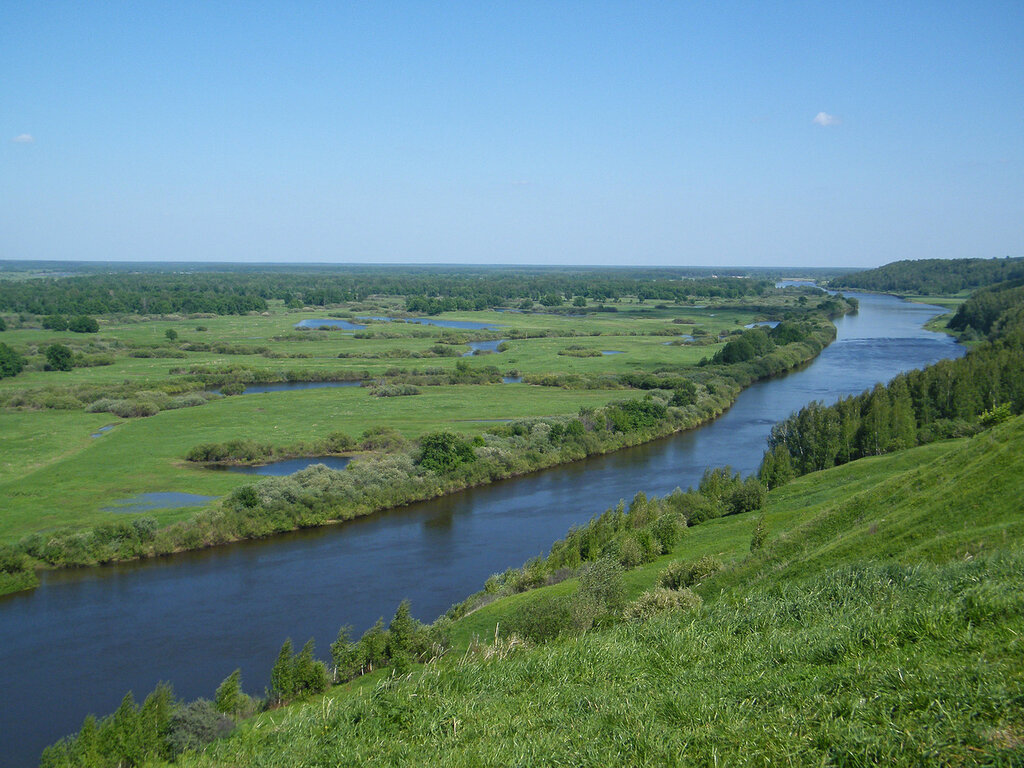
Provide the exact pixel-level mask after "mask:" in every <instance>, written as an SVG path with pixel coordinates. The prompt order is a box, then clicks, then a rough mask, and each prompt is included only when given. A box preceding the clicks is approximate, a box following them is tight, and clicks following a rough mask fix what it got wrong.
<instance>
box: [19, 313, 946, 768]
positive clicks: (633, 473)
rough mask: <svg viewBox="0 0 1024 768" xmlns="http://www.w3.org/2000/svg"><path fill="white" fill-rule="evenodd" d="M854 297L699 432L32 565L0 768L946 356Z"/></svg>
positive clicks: (907, 324)
mask: <svg viewBox="0 0 1024 768" xmlns="http://www.w3.org/2000/svg"><path fill="white" fill-rule="evenodd" d="M858 298H859V299H860V302H861V305H860V312H859V313H858V314H855V315H850V316H847V317H843V318H841V319H839V320H838V321H837V323H836V325H837V328H838V337H837V339H836V341H835V342H834V343H833V344H832V345H831V346H829V347H828V348H826V349H825V350H824V351H823V352H822V354H821V355H820V356H819V357H818V358H816V359H815V360H814V361H813V362H811V363H810V364H808V365H806V366H805V367H803V368H802V369H801V370H798V371H795V372H793V373H790V374H789V375H786V376H782V377H778V378H775V379H772V380H770V381H764V382H760V383H758V384H755V385H753V386H752V387H750V388H748V389H747V390H745V391H744V392H743V393H741V394H740V396H739V398H738V399H737V401H736V403H735V405H734V406H733V407H732V408H731V409H730V410H729V411H728V412H727V413H726V414H724V415H723V416H722V417H721V418H720V419H718V420H717V421H715V422H713V423H712V424H709V425H707V426H705V427H702V428H700V429H696V430H693V431H691V432H687V433H684V434H680V435H676V436H673V437H669V438H665V439H662V440H658V441H655V442H652V443H648V444H646V445H642V446H638V447H636V448H631V449H627V450H624V451H620V452H618V453H615V454H611V455H608V456H601V457H596V458H593V459H588V460H586V461H581V462H578V463H576V464H571V465H567V466H563V467H557V468H554V469H550V470H547V471H544V472H540V473H537V474H534V475H530V476H527V477H522V478H517V479H514V480H507V481H503V482H500V483H495V484H493V485H490V486H486V487H483V488H477V489H472V490H469V491H465V492H462V493H459V494H456V495H454V496H450V497H447V498H443V499H437V500H434V501H430V502H424V503H420V504H413V505H410V506H408V507H404V508H401V509H398V510H393V511H390V512H386V513H383V514H378V515H375V516H372V517H369V518H363V519H360V520H355V521H352V522H349V523H346V524H344V525H340V526H333V527H329V528H322V529H318V530H312V531H302V532H298V533H294V534H287V535H283V536H278V537H275V538H273V539H268V540H265V541H256V542H244V543H241V544H237V545H232V546H229V547H222V548H218V549H214V550H208V551H204V552H197V553H188V554H183V555H178V556H175V557H170V558H162V559H159V560H150V561H145V562H141V563H131V564H125V565H118V566H113V567H105V568H91V569H83V570H74V571H56V572H52V573H47V574H45V575H44V577H43V579H42V585H41V586H40V587H39V588H38V589H36V590H34V591H32V592H28V593H22V594H16V595H11V596H8V597H6V598H0V673H2V679H3V696H2V697H0V755H3V758H2V760H3V763H4V764H5V765H8V766H12V768H17V767H19V766H30V765H35V764H36V762H37V759H38V755H39V752H40V751H41V749H42V748H43V747H44V746H45V745H47V744H49V743H52V742H53V741H55V740H57V739H59V738H60V737H62V736H64V735H65V734H67V733H69V732H72V731H75V730H77V729H78V728H79V727H80V725H81V722H82V719H83V717H84V716H85V715H86V714H88V713H89V712H93V713H97V714H107V713H109V712H112V711H113V710H114V709H115V708H116V707H117V705H118V704H119V703H120V700H121V698H122V696H123V695H124V693H125V692H126V691H128V690H132V691H134V692H135V695H136V698H137V699H138V700H141V698H142V697H143V696H145V695H146V694H147V693H148V692H149V691H151V690H152V689H153V687H154V686H155V685H156V683H157V682H158V681H160V680H167V681H170V682H171V683H172V684H173V686H174V690H175V692H176V693H177V694H178V695H179V696H180V697H182V698H186V699H193V698H196V697H199V696H205V697H210V698H212V696H213V692H214V689H215V688H216V686H217V685H218V684H219V683H220V681H221V680H223V679H224V678H225V677H226V676H227V675H228V674H229V673H230V672H231V671H232V670H234V669H235V668H236V667H240V668H241V670H242V677H243V684H244V687H245V689H246V690H247V691H249V692H251V693H262V691H263V688H264V686H265V685H266V684H267V682H268V678H269V674H270V668H271V666H272V665H273V663H274V659H275V658H276V655H277V652H278V650H279V648H280V646H281V643H282V642H283V641H284V639H285V638H286V637H291V638H292V639H293V640H294V641H295V643H296V646H301V645H302V643H304V642H305V641H306V640H307V639H308V638H310V637H315V638H316V643H317V648H318V652H319V655H320V656H321V657H327V655H328V645H329V644H330V643H331V641H332V640H333V639H334V637H335V635H336V634H337V631H338V627H339V626H340V625H342V624H350V625H352V626H353V627H354V628H355V631H356V635H358V634H361V633H362V632H363V631H364V630H365V629H366V628H367V627H368V626H370V625H371V624H372V623H373V622H374V621H375V620H376V619H377V617H379V616H384V618H385V621H386V620H387V619H388V618H389V617H390V616H391V614H392V613H393V612H394V609H395V606H396V605H397V604H398V602H399V601H400V600H402V599H404V598H409V599H410V600H411V601H412V606H413V613H414V614H415V615H416V616H418V617H419V618H421V619H423V620H425V621H429V620H432V619H433V618H435V617H436V616H438V615H440V614H441V613H443V612H444V611H445V610H447V608H448V607H449V606H451V605H452V604H453V603H455V602H458V601H459V600H461V599H462V598H463V597H465V596H466V595H467V594H469V593H471V592H474V591H476V590H477V589H479V588H480V587H481V586H482V585H483V582H484V579H486V578H487V576H488V575H490V574H492V573H495V572H499V571H503V570H505V569H506V568H508V567H511V566H519V565H521V564H522V563H523V562H524V561H526V560H527V559H529V558H530V557H533V556H534V555H537V554H541V553H543V552H545V551H546V550H547V548H548V547H549V546H550V544H551V543H552V542H553V541H554V540H555V539H558V538H560V537H561V536H563V535H564V534H565V532H566V530H567V529H568V528H569V527H570V526H572V525H573V524H580V523H584V522H586V521H587V520H588V519H589V518H590V517H591V516H593V515H595V514H599V513H600V512H602V511H603V510H604V509H606V508H608V507H609V506H612V505H614V504H615V503H616V502H617V501H618V500H619V499H621V498H625V499H627V500H628V499H629V498H631V497H632V496H633V494H634V493H635V492H636V491H638V490H643V491H645V492H646V493H648V494H659V495H660V494H665V493H668V492H670V491H671V490H672V489H673V488H675V487H677V486H679V487H682V488H684V489H685V488H686V487H687V486H689V485H696V484H697V482H698V481H699V480H700V476H701V474H702V473H703V471H704V469H705V467H708V466H721V465H725V464H729V465H731V466H732V467H733V468H734V469H736V470H739V471H741V472H743V473H749V472H752V471H753V470H755V469H756V468H757V466H758V464H759V463H760V460H761V455H762V453H763V451H764V446H765V440H766V438H767V436H768V433H769V430H770V429H771V425H772V424H774V423H775V422H776V421H779V420H780V419H782V418H785V417H786V416H787V415H789V413H791V412H792V411H793V410H795V409H797V408H799V407H801V406H803V405H804V404H806V403H808V402H810V401H811V400H823V401H825V402H826V403H829V402H833V401H835V400H836V399H837V398H839V397H841V396H844V395H847V394H853V393H856V392H860V391H861V390H863V389H865V388H868V387H870V386H872V385H874V384H875V383H876V382H879V381H887V380H888V379H890V378H892V377H893V376H895V375H896V374H897V373H900V372H901V371H906V370H910V369H913V368H920V367H923V366H925V365H929V364H931V363H933V362H936V361H937V360H940V359H942V358H946V357H957V356H959V355H961V354H963V351H964V350H963V348H962V347H959V346H957V345H956V344H955V343H954V342H953V340H952V339H951V338H950V337H948V336H945V335H941V334H936V333H929V332H927V331H924V330H923V329H922V325H923V324H924V323H925V322H926V321H927V320H928V319H929V318H931V317H933V316H934V315H936V314H937V313H938V312H940V311H942V310H941V309H940V308H938V307H929V306H925V305H920V304H911V303H909V302H904V301H900V300H899V299H895V298H893V297H889V296H877V295H871V294H858Z"/></svg>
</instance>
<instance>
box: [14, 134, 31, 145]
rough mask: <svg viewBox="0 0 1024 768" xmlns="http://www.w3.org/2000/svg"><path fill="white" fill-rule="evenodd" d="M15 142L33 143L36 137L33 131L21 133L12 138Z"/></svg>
mask: <svg viewBox="0 0 1024 768" xmlns="http://www.w3.org/2000/svg"><path fill="white" fill-rule="evenodd" d="M11 141H13V142H14V143H15V144H32V143H33V142H34V141H35V137H34V136H33V135H32V134H31V133H20V134H18V135H17V136H15V137H14V138H13V139H11Z"/></svg>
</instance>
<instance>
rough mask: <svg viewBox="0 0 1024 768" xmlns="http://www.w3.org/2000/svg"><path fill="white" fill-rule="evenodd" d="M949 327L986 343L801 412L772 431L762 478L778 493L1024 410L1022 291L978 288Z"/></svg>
mask: <svg viewBox="0 0 1024 768" xmlns="http://www.w3.org/2000/svg"><path fill="white" fill-rule="evenodd" d="M972 318H973V319H974V320H973V322H976V323H977V325H976V326H972V325H971V322H972V320H971V319H972ZM949 328H950V329H951V330H956V331H960V332H962V333H967V332H970V331H971V329H972V328H973V329H974V330H975V331H983V332H984V333H985V334H987V340H985V341H983V342H981V343H979V344H977V345H976V346H975V347H974V348H973V349H971V350H969V351H968V353H967V355H966V356H964V357H962V358H960V359H959V360H943V361H941V362H938V363H936V364H935V365H931V366H929V367H927V368H925V369H924V370H920V371H910V372H908V373H903V374H900V375H899V376H897V377H895V378H894V379H893V380H892V381H890V382H889V383H888V384H887V385H882V384H879V385H878V386H876V387H875V388H874V389H873V390H870V391H866V392H863V393H861V394H859V395H856V396H854V397H848V398H845V399H843V400H840V401H839V402H837V403H836V404H835V405H831V406H825V405H823V404H822V403H819V402H814V403H810V404H809V405H807V406H805V407H804V408H802V409H800V411H798V412H797V413H794V414H793V415H792V416H790V417H789V418H788V419H786V420H785V421H782V422H780V423H779V424H777V425H775V427H773V429H772V433H771V437H770V438H769V440H768V445H769V450H768V452H767V453H766V454H765V457H764V461H763V462H762V465H761V469H760V472H759V474H760V477H761V479H762V480H763V481H764V482H765V483H766V484H767V485H768V487H769V488H774V487H775V486H778V485H781V484H782V483H784V482H786V481H787V480H788V479H789V478H791V477H794V476H797V475H803V474H806V473H808V472H815V471H817V470H819V469H827V468H828V467H832V466H835V465H838V464H845V463H846V462H848V461H853V460H855V459H859V458H861V457H862V456H876V455H879V454H883V453H888V452H890V451H898V450H902V449H904V448H911V447H913V446H915V445H922V444H924V443H929V442H932V441H934V440H941V439H944V438H950V437H965V436H968V435H971V434H974V433H975V432H978V431H979V430H981V429H984V428H986V427H989V426H992V425H994V424H997V423H999V422H1001V421H1005V420H1007V419H1009V418H1010V417H1011V416H1013V415H1015V414H1019V413H1021V412H1022V411H1024V287H1021V286H1020V285H1019V284H1017V283H1005V284H1002V285H998V286H992V287H989V288H983V289H981V290H979V291H976V292H975V293H974V294H973V295H972V296H971V298H970V299H968V300H967V301H966V302H964V304H963V305H961V307H960V309H959V311H958V312H957V313H956V315H954V317H953V318H952V319H951V320H950V321H949Z"/></svg>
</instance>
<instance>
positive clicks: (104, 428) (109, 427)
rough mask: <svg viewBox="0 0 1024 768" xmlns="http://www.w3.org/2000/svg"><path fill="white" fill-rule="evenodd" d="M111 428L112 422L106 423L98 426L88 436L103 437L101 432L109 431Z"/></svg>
mask: <svg viewBox="0 0 1024 768" xmlns="http://www.w3.org/2000/svg"><path fill="white" fill-rule="evenodd" d="M113 428H114V425H113V424H107V426H105V427H100V428H99V429H97V430H96V431H95V432H93V433H92V434H91V435H89V437H103V433H104V432H109V431H110V430H112V429H113Z"/></svg>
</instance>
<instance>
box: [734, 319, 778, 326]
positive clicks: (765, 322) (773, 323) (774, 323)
mask: <svg viewBox="0 0 1024 768" xmlns="http://www.w3.org/2000/svg"><path fill="white" fill-rule="evenodd" d="M778 324H779V321H778V320H761V321H759V322H756V323H748V324H747V325H744V326H743V327H744V328H774V327H775V326H777V325H778Z"/></svg>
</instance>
